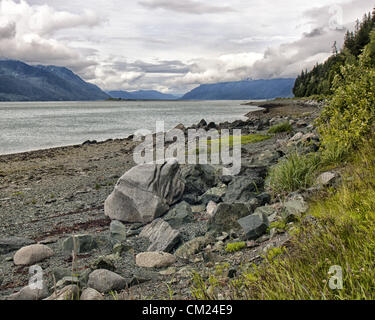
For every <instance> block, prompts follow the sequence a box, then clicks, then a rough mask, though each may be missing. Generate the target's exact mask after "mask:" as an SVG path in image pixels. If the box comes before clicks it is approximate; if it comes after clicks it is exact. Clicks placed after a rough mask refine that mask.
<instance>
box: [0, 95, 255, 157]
mask: <svg viewBox="0 0 375 320" xmlns="http://www.w3.org/2000/svg"><path fill="white" fill-rule="evenodd" d="M244 102H245V101H193V102H190V101H189V102H187V101H177V102H176V101H170V102H169V101H167V102H165V101H160V102H154V101H152V102H151V101H150V102H143V101H140V102H133V101H132V102H127V101H122V102H118V101H99V102H0V154H9V153H17V152H24V151H31V150H38V149H46V148H51V147H58V146H66V145H74V144H80V143H82V142H84V141H86V140H97V141H103V140H106V139H111V138H113V139H114V138H125V137H127V136H128V135H130V134H133V133H134V132H135V131H137V130H139V129H148V130H151V131H152V132H155V130H156V129H155V121H160V120H164V122H165V130H169V129H172V128H173V127H175V126H176V125H177V124H179V123H183V124H184V125H185V126H189V125H192V124H194V123H198V122H199V121H200V120H201V119H202V118H203V119H205V120H206V121H207V122H210V121H214V122H216V123H220V122H224V121H234V120H238V119H245V117H244V115H245V114H246V113H247V112H249V111H251V110H256V109H257V108H256V107H252V106H243V105H241V103H244Z"/></svg>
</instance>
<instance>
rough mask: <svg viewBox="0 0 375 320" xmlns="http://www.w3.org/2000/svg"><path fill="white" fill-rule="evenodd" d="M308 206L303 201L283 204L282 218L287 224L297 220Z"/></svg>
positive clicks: (290, 201)
mask: <svg viewBox="0 0 375 320" xmlns="http://www.w3.org/2000/svg"><path fill="white" fill-rule="evenodd" d="M308 208H309V207H308V205H307V204H306V202H305V201H304V200H303V199H298V200H289V201H288V202H286V203H285V204H284V211H283V214H282V216H283V218H284V220H285V221H286V222H287V223H288V222H293V221H296V220H298V219H299V218H300V217H301V216H302V214H303V213H306V212H307V210H308Z"/></svg>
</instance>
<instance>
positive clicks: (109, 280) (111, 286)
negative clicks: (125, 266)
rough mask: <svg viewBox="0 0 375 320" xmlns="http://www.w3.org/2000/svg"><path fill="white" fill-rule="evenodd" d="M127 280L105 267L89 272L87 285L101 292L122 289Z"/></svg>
mask: <svg viewBox="0 0 375 320" xmlns="http://www.w3.org/2000/svg"><path fill="white" fill-rule="evenodd" d="M126 285H127V281H126V279H125V278H123V277H121V276H120V275H118V274H116V273H114V272H112V271H109V270H105V269H99V270H95V271H93V272H91V273H90V275H89V281H88V286H89V287H90V288H93V289H95V290H97V291H99V292H101V293H107V292H110V291H114V290H122V289H124V288H125V287H126Z"/></svg>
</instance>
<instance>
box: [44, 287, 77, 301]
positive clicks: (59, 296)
mask: <svg viewBox="0 0 375 320" xmlns="http://www.w3.org/2000/svg"><path fill="white" fill-rule="evenodd" d="M78 299H79V288H78V286H76V285H75V284H71V285H69V286H66V287H64V288H63V289H61V290H58V291H57V292H54V293H53V294H52V295H51V296H49V297H48V298H46V299H44V300H78Z"/></svg>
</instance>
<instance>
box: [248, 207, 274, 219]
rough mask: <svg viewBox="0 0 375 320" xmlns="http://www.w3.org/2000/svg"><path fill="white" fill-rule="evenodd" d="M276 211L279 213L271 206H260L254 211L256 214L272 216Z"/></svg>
mask: <svg viewBox="0 0 375 320" xmlns="http://www.w3.org/2000/svg"><path fill="white" fill-rule="evenodd" d="M275 213H276V214H277V210H276V209H274V208H272V207H271V206H263V207H259V208H256V209H255V211H254V214H265V215H266V216H267V217H270V216H272V215H273V214H275Z"/></svg>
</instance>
